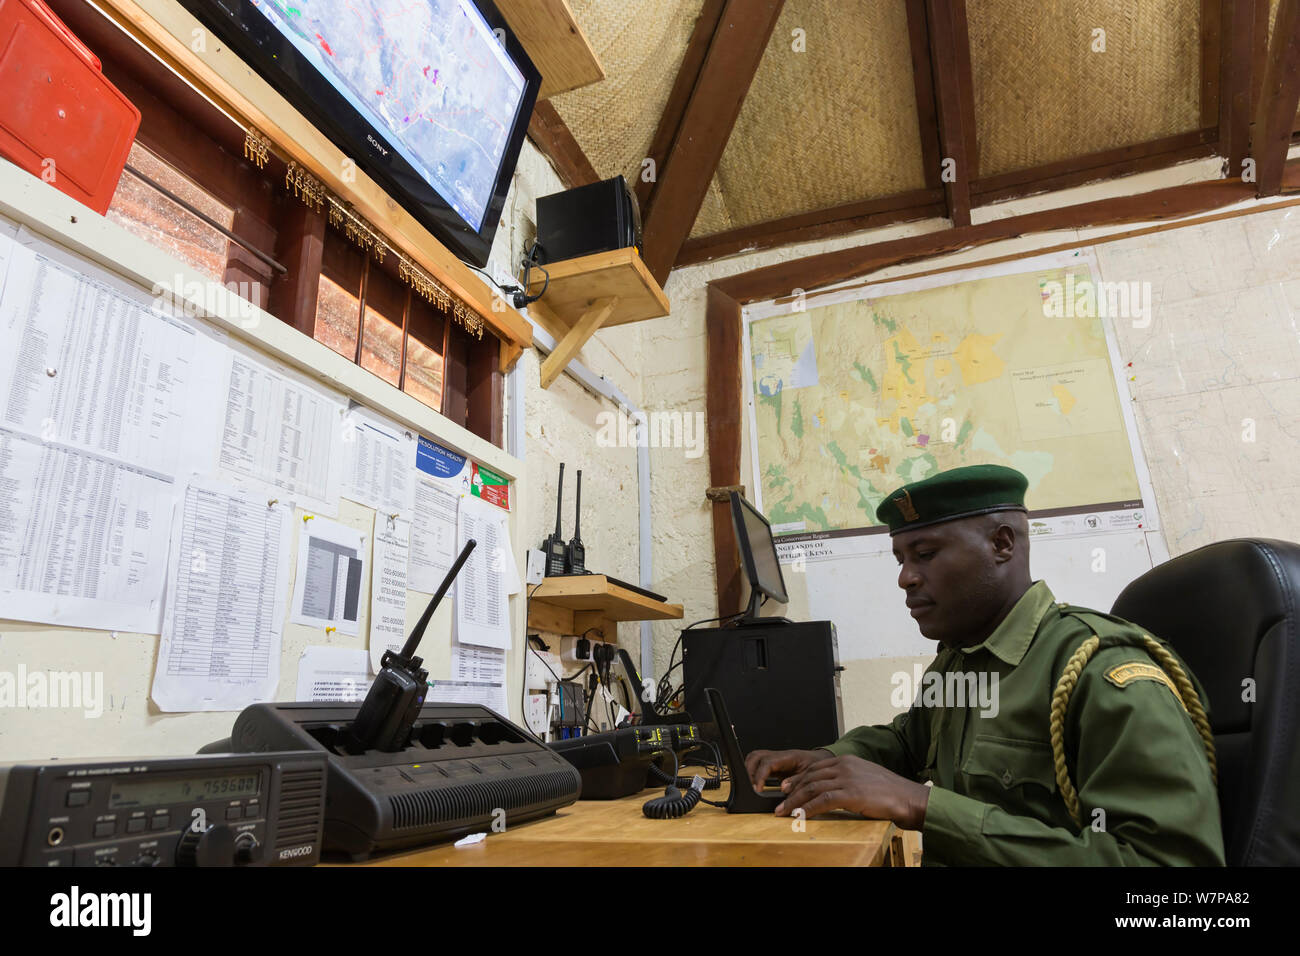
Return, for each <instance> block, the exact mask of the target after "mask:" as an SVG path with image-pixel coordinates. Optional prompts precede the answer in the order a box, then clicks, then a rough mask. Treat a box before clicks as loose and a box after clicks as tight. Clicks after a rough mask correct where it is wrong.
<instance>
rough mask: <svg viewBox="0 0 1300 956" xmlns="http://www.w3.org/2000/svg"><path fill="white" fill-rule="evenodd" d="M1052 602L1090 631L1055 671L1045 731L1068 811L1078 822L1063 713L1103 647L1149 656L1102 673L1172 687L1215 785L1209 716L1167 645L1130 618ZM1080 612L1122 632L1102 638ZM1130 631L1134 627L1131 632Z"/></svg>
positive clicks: (1118, 681) (1121, 682)
mask: <svg viewBox="0 0 1300 956" xmlns="http://www.w3.org/2000/svg"><path fill="white" fill-rule="evenodd" d="M1057 608H1058V609H1059V611H1060V612H1061V613H1062V614H1068V615H1069V616H1071V617H1073V618H1075V619H1076V620H1078V621H1079V623H1081V624H1083V625H1084V626H1085V627H1087V628H1088V633H1089V635H1090V636H1089V637H1088V639H1087V640H1085V641H1084V642H1083V643H1082V644H1080V645H1079V647H1078V648H1077V649H1076V650H1075V652H1074V653H1073V654H1072V655H1071V656H1070V659H1069V661H1067V662H1066V665H1065V668H1064V670H1062V672H1061V677H1060V679H1059V680H1058V681H1057V682H1056V688H1055V689H1054V690H1053V692H1052V705H1051V712H1050V719H1049V721H1048V735H1049V737H1050V739H1051V742H1052V759H1053V762H1054V763H1055V765H1056V784H1057V787H1058V788H1059V789H1060V793H1061V797H1062V799H1064V801H1065V808H1066V809H1067V810H1068V811H1069V813H1070V816H1071V817H1072V818H1073V819H1074V821H1075V823H1076V824H1077V823H1078V822H1079V795H1078V792H1077V791H1076V790H1075V789H1074V785H1073V784H1072V783H1071V781H1070V775H1069V771H1068V769H1067V766H1066V761H1065V715H1066V711H1067V710H1068V709H1069V706H1070V695H1071V693H1073V691H1074V687H1075V685H1076V684H1077V683H1078V682H1079V675H1080V674H1081V673H1082V672H1083V669H1084V668H1085V667H1086V666H1087V665H1088V662H1089V661H1090V660H1091V659H1092V656H1093V655H1094V654H1096V653H1097V651H1099V650H1101V649H1102V648H1104V647H1134V648H1137V649H1138V650H1141V651H1143V652H1145V653H1146V654H1147V655H1149V656H1150V658H1151V660H1152V661H1154V663H1147V662H1145V661H1127V662H1125V663H1123V664H1120V665H1119V666H1117V667H1112V668H1111V669H1110V670H1109V671H1107V672H1106V675H1105V676H1106V679H1107V680H1108V681H1109V682H1110V683H1112V684H1114V685H1115V686H1117V687H1120V688H1123V687H1125V686H1126V685H1127V684H1128V683H1129V682H1131V681H1134V680H1153V681H1157V682H1159V683H1162V684H1164V685H1165V686H1166V687H1168V688H1169V689H1170V690H1171V691H1173V693H1174V697H1175V698H1177V700H1178V702H1179V703H1180V704H1182V706H1183V710H1184V711H1186V712H1187V715H1188V716H1189V717H1190V718H1191V720H1192V724H1193V725H1194V726H1195V727H1196V731H1197V733H1198V734H1199V735H1200V737H1201V741H1202V743H1203V744H1204V746H1205V756H1206V759H1207V760H1208V761H1209V764H1210V775H1211V777H1212V778H1213V779H1214V782H1215V784H1216V785H1217V784H1218V780H1219V765H1218V759H1217V756H1216V754H1215V751H1214V735H1213V734H1212V733H1211V732H1210V722H1209V719H1208V718H1207V717H1206V715H1205V708H1204V706H1203V705H1202V704H1201V699H1200V696H1199V695H1198V694H1197V693H1196V688H1195V687H1194V686H1193V685H1192V682H1191V679H1190V678H1189V677H1188V676H1187V672H1186V671H1184V670H1183V668H1182V665H1180V664H1179V663H1178V659H1177V657H1175V656H1174V653H1173V651H1172V650H1170V649H1169V648H1168V647H1167V646H1166V645H1165V644H1164V642H1163V641H1160V640H1157V639H1156V638H1154V637H1152V636H1151V635H1150V634H1148V633H1147V632H1146V631H1145V630H1143V629H1142V628H1141V627H1139V626H1138V625H1136V624H1134V623H1133V622H1132V621H1126V620H1125V619H1124V618H1122V617H1115V616H1114V615H1113V614H1105V613H1103V612H1101V611H1094V610H1093V609H1092V608H1083V607H1075V606H1074V605H1070V604H1058V605H1057ZM1085 615H1087V616H1091V617H1097V618H1101V619H1103V620H1108V621H1112V622H1114V623H1116V624H1122V625H1124V626H1125V628H1126V630H1127V631H1128V633H1125V634H1107V635H1106V636H1105V637H1104V638H1103V637H1101V636H1100V635H1099V634H1098V633H1097V629H1096V628H1095V627H1093V626H1092V625H1091V624H1089V623H1088V622H1087V621H1086V620H1084V616H1085ZM1134 631H1136V632H1137V633H1136V634H1134V633H1133V632H1134ZM1157 665H1158V666H1157Z"/></svg>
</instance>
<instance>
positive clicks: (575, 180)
mask: <svg viewBox="0 0 1300 956" xmlns="http://www.w3.org/2000/svg"><path fill="white" fill-rule="evenodd" d="M528 138H529V139H531V140H532V141H533V144H534V145H535V146H536V147H537V148H538V150H540V151H541V154H542V155H543V156H545V157H546V158H547V159H548V160H550V162H551V166H553V167H554V168H555V172H556V174H557V175H559V177H560V182H562V183H564V188H565V189H574V188H576V187H578V186H586V185H587V184H589V183H594V182H597V181H598V180H599V179H600V176H599V175H597V173H596V168H595V167H594V166H592V165H591V160H589V159H588V158H587V154H586V153H584V152H583V151H582V147H581V146H579V145H578V141H577V140H576V139H574V138H573V133H572V131H571V130H570V129H569V125H568V124H567V123H565V122H564V118H563V117H562V116H560V114H559V113H558V112H557V111H556V109H555V106H554V105H553V104H552V103H551V101H550V100H538V101H537V104H536V105H535V106H534V107H533V115H532V116H531V117H529V119H528Z"/></svg>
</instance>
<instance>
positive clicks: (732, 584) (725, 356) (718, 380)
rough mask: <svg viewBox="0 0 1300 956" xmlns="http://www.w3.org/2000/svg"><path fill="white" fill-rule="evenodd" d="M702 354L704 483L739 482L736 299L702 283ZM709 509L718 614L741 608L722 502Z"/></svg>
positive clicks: (736, 557) (736, 561) (736, 562)
mask: <svg viewBox="0 0 1300 956" xmlns="http://www.w3.org/2000/svg"><path fill="white" fill-rule="evenodd" d="M704 328H705V349H706V352H705V355H706V360H707V362H708V369H709V376H708V379H709V381H708V390H707V392H706V393H705V396H704V403H705V421H707V422H708V429H709V484H710V485H712V486H713V487H715V488H716V487H724V486H727V485H733V486H734V485H739V484H740V436H741V432H742V429H743V426H744V423H743V422H742V421H741V417H740V410H741V408H743V407H744V403H743V402H742V401H740V400H739V399H740V397H741V393H742V391H743V385H742V378H741V366H740V362H741V352H742V351H743V350H742V348H741V315H740V303H738V302H737V301H736V300H735V299H733V298H731V297H730V296H727V295H726V294H724V293H722V292H721V291H719V290H718V289H716V288H715V287H713V286H709V287H708V291H707V293H706V299H705V309H704ZM710 506H711V508H712V510H713V555H714V574H715V585H716V588H717V595H718V614H720V615H724V614H731V613H733V612H735V611H739V610H741V609H743V607H744V605H743V604H742V603H741V574H740V552H739V550H738V549H737V547H736V532H735V528H734V527H733V525H732V522H731V506H730V504H729V503H728V502H726V501H713V502H711V503H710Z"/></svg>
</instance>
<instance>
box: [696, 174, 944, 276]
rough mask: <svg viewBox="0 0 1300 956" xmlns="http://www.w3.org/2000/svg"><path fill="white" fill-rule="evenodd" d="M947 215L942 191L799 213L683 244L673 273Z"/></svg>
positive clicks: (917, 191) (912, 193)
mask: <svg viewBox="0 0 1300 956" xmlns="http://www.w3.org/2000/svg"><path fill="white" fill-rule="evenodd" d="M946 215H947V207H946V205H945V204H944V197H943V190H941V189H937V188H935V189H915V190H912V191H911V192H906V193H900V194H898V195H896V196H885V197H883V198H880V199H868V200H864V201H861V202H854V203H846V204H844V205H842V206H835V207H832V208H830V209H819V210H816V211H815V212H806V213H800V214H798V215H794V216H786V217H784V218H782V219H773V220H770V221H768V222H760V223H756V224H754V225H752V226H745V227H743V228H740V229H731V230H728V231H727V232H720V233H716V234H715V235H712V236H700V237H698V238H696V239H688V240H686V242H684V243H683V244H682V251H681V253H680V254H679V255H678V256H677V262H676V263H674V266H673V268H680V267H682V266H687V265H694V264H695V263H698V262H708V261H710V260H712V259H721V258H723V257H724V256H732V255H735V254H737V253H740V252H753V251H756V250H758V249H771V248H774V247H776V246H785V245H791V244H793V243H796V242H810V241H813V240H817V239H829V238H831V237H833V236H842V235H847V234H848V233H850V232H858V231H859V230H862V229H871V228H875V227H877V226H886V225H889V224H891V223H896V222H912V221H914V220H917V219H931V218H943V217H945V216H946Z"/></svg>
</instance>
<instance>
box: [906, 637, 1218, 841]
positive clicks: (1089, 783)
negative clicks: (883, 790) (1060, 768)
mask: <svg viewBox="0 0 1300 956" xmlns="http://www.w3.org/2000/svg"><path fill="white" fill-rule="evenodd" d="M1130 660H1142V661H1144V662H1147V663H1149V662H1150V661H1149V658H1145V657H1144V656H1143V655H1141V654H1140V653H1139V654H1138V655H1137V656H1135V655H1134V654H1133V653H1132V651H1130V650H1128V649H1123V648H1114V649H1109V650H1103V651H1102V652H1100V653H1098V654H1097V655H1096V657H1095V658H1094V659H1093V661H1092V662H1091V663H1089V665H1088V666H1087V667H1086V668H1084V670H1083V673H1082V674H1081V676H1080V678H1079V683H1078V685H1077V686H1076V688H1075V690H1074V694H1073V695H1072V696H1071V699H1070V706H1069V710H1068V713H1067V717H1066V752H1067V753H1070V752H1072V751H1074V752H1076V753H1077V757H1076V760H1075V761H1074V764H1075V765H1074V766H1072V767H1071V768H1070V770H1071V779H1072V780H1073V782H1074V785H1075V787H1076V789H1077V790H1078V793H1079V815H1080V824H1081V830H1080V829H1079V828H1075V829H1066V828H1064V827H1060V826H1052V825H1050V824H1048V823H1045V822H1043V821H1040V820H1037V819H1034V818H1030V817H1022V816H1016V815H1013V814H1010V813H1007V812H1006V811H1005V810H1002V809H1001V808H999V807H997V806H995V805H993V804H990V803H982V802H980V801H979V800H975V799H972V798H970V797H967V796H962V795H960V794H957V793H954V792H952V791H950V790H943V789H940V788H938V787H935V788H933V789H932V790H931V792H930V800H929V804H928V806H927V808H926V814H925V824H924V829H923V831H922V832H923V833H924V840H925V844H924V845H925V853H926V855H927V856H929V855H931V854H933V855H934V857H935V859H936V861H939V862H943V863H947V864H949V865H974V866H1032V865H1053V866H1122V865H1165V866H1170V865H1188V866H1222V865H1223V863H1224V853H1223V836H1222V831H1221V829H1220V822H1219V801H1218V796H1217V793H1216V791H1215V787H1214V783H1213V781H1212V779H1211V777H1210V770H1209V763H1208V761H1207V759H1206V756H1205V750H1204V745H1203V744H1202V742H1201V738H1200V736H1199V735H1198V734H1197V732H1196V729H1195V727H1194V725H1193V724H1192V722H1191V720H1190V718H1189V717H1188V716H1187V714H1186V713H1185V712H1184V710H1183V707H1182V705H1181V704H1180V703H1179V702H1178V699H1177V697H1175V696H1174V694H1173V692H1172V691H1171V690H1170V689H1169V688H1168V687H1166V686H1165V685H1164V684H1162V683H1160V682H1158V681H1154V680H1134V681H1131V682H1129V683H1128V684H1126V685H1125V686H1122V687H1120V686H1116V685H1115V684H1113V683H1111V682H1110V681H1108V680H1107V679H1106V677H1105V674H1106V672H1107V671H1108V670H1109V669H1110V668H1112V667H1114V666H1115V665H1116V664H1117V663H1121V662H1124V661H1130ZM1073 742H1077V745H1073V746H1072V744H1073ZM1075 746H1077V750H1075V749H1074V748H1075ZM1058 799H1059V796H1058Z"/></svg>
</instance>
